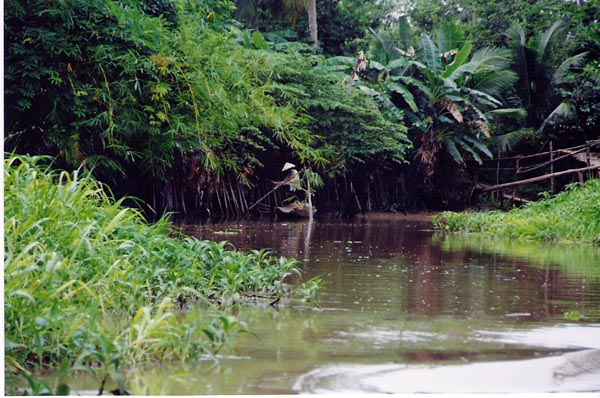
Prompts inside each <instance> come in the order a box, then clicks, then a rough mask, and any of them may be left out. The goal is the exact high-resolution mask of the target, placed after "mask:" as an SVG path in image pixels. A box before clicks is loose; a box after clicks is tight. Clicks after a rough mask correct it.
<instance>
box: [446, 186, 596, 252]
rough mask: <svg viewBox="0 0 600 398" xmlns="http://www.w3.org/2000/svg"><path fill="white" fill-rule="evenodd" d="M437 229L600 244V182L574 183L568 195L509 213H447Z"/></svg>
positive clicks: (490, 235)
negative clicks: (583, 184)
mask: <svg viewBox="0 0 600 398" xmlns="http://www.w3.org/2000/svg"><path fill="white" fill-rule="evenodd" d="M434 224H435V226H436V228H437V229H440V230H444V231H453V232H474V233H481V234H484V235H485V236H488V237H492V238H493V237H503V238H514V239H525V240H542V241H568V242H590V243H596V244H600V180H598V179H592V180H589V181H587V183H586V184H585V186H584V187H581V186H580V185H579V184H572V185H570V186H569V187H568V189H567V190H566V191H565V192H561V193H560V194H558V195H556V196H554V197H550V196H546V197H545V198H544V199H542V200H540V201H538V202H534V203H530V204H528V205H526V206H524V207H523V208H519V209H513V210H511V211H509V212H501V211H493V212H485V213H484V212H482V213H468V212H467V213H452V212H444V213H442V215H441V216H440V217H437V218H435V220H434Z"/></svg>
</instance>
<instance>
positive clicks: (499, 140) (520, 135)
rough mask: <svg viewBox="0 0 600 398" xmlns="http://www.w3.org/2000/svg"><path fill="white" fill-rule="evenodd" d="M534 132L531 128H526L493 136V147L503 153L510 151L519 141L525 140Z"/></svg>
mask: <svg viewBox="0 0 600 398" xmlns="http://www.w3.org/2000/svg"><path fill="white" fill-rule="evenodd" d="M533 133H534V131H533V129H531V128H524V129H519V130H515V131H511V132H508V133H504V134H500V135H496V136H494V137H493V138H492V141H491V143H492V147H493V148H494V149H495V150H496V151H497V152H498V153H501V154H504V153H508V152H510V151H512V149H513V148H514V147H515V145H517V144H518V143H519V142H521V141H523V140H524V139H525V138H527V137H530V136H532V135H533Z"/></svg>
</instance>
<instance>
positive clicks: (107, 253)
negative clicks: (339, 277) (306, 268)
mask: <svg viewBox="0 0 600 398" xmlns="http://www.w3.org/2000/svg"><path fill="white" fill-rule="evenodd" d="M42 162H43V159H40V158H27V157H11V158H10V159H8V160H7V161H6V165H5V174H4V181H5V187H6V196H5V199H6V202H5V203H6V204H5V211H6V214H5V223H4V231H5V242H4V245H5V265H4V313H5V323H4V325H5V328H4V338H5V340H4V341H5V344H6V351H5V360H6V366H7V368H6V370H7V373H6V376H7V377H8V378H9V379H10V378H11V377H23V378H25V379H28V380H29V381H30V383H31V388H34V387H35V386H36V382H35V378H32V377H31V374H30V370H31V368H32V367H33V368H42V367H47V366H48V367H60V368H61V370H62V373H63V377H65V378H66V377H67V376H68V375H69V374H70V373H69V372H70V371H71V370H77V369H79V370H87V371H89V372H91V373H92V374H93V375H95V377H97V378H98V383H99V385H101V383H102V385H103V383H104V382H103V381H106V380H107V379H109V378H110V379H111V380H112V382H115V381H116V382H118V383H119V388H120V389H124V385H125V380H124V379H123V377H124V375H125V370H124V369H126V368H127V367H129V366H131V365H132V364H135V363H138V362H145V361H164V360H182V361H183V360H194V359H199V358H200V357H201V356H202V355H207V354H208V355H210V354H214V353H216V352H217V351H219V350H220V349H221V348H222V347H223V346H224V345H225V344H227V343H228V342H229V341H230V340H231V337H232V336H233V335H235V333H237V332H239V331H241V330H243V328H244V326H243V325H242V324H240V323H239V322H238V321H237V320H236V319H235V318H234V317H232V316H231V315H228V314H227V313H225V312H223V313H222V314H219V311H218V310H216V309H213V310H210V311H209V307H208V305H211V303H214V304H217V303H220V305H221V308H223V306H230V305H232V304H234V303H236V302H240V301H241V300H244V298H245V297H252V298H256V297H263V298H265V299H269V300H270V301H272V300H275V299H277V298H280V297H283V296H289V295H292V294H294V295H299V297H304V298H306V299H314V298H315V294H316V293H317V292H318V290H319V282H318V281H317V280H311V281H308V282H305V283H304V284H302V285H299V286H296V287H294V286H293V285H291V284H290V282H292V279H290V278H293V277H294V276H295V277H296V278H297V277H299V276H300V275H299V270H298V267H297V263H296V262H295V261H294V260H287V259H285V258H277V257H274V256H273V255H271V254H270V253H269V252H268V251H266V250H261V251H253V252H250V253H242V252H239V251H236V250H234V249H233V248H232V247H230V246H229V245H228V244H227V243H225V242H222V243H215V242H207V241H199V240H196V239H193V238H189V237H188V238H184V237H180V236H173V235H177V234H176V233H175V232H174V231H173V230H172V228H171V227H170V224H169V222H168V221H167V220H166V219H165V218H163V219H161V220H160V221H159V222H157V223H154V224H152V225H150V224H148V223H147V222H146V221H145V219H144V218H143V217H142V215H141V214H140V213H139V211H137V210H134V209H131V208H127V207H123V206H122V205H121V202H122V201H116V202H115V201H114V200H113V199H112V198H111V197H110V196H109V195H108V194H107V193H106V190H105V188H104V187H103V186H101V185H100V184H99V183H98V182H96V181H94V180H93V179H91V178H90V177H89V176H86V175H82V173H81V172H80V171H76V172H73V173H67V172H54V171H50V170H49V169H48V168H47V167H44V166H42ZM194 302H199V303H200V304H203V305H201V306H200V307H198V308H199V309H200V311H201V313H198V311H197V310H195V311H190V309H191V308H194V304H193V303H194ZM176 305H180V306H182V308H185V310H184V311H183V312H181V311H179V310H178V309H177V308H176V307H175V306H176ZM184 306H185V307H184ZM202 312H204V313H205V314H204V315H202ZM209 313H213V314H216V315H211V316H209V315H208V314H209ZM39 387H40V386H37V387H36V388H39ZM100 388H102V387H100ZM33 392H34V393H35V392H36V391H35V390H34V391H33ZM37 392H38V393H41V392H43V391H41V390H39V391H37ZM36 395H37V394H36Z"/></svg>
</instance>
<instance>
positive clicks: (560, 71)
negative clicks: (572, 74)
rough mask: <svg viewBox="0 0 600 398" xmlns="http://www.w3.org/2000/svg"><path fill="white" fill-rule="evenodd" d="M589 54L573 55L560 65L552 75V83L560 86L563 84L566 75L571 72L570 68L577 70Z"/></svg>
mask: <svg viewBox="0 0 600 398" xmlns="http://www.w3.org/2000/svg"><path fill="white" fill-rule="evenodd" d="M588 54H589V53H588V52H587V51H586V52H584V53H581V54H577V55H573V56H572V57H569V58H567V59H566V60H564V61H563V63H561V64H560V66H559V67H558V68H557V69H556V71H554V73H553V74H552V83H554V84H560V83H562V79H563V77H564V76H565V74H566V73H567V72H568V71H569V69H570V68H576V67H579V66H581V64H583V62H584V61H585V59H586V58H587V56H588Z"/></svg>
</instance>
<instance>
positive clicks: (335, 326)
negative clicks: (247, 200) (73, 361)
mask: <svg viewBox="0 0 600 398" xmlns="http://www.w3.org/2000/svg"><path fill="white" fill-rule="evenodd" d="M428 219H429V217H428V216H425V217H423V216H418V217H415V216H412V217H404V216H396V215H377V214H372V215H368V216H363V217H357V218H356V219H355V220H354V221H353V222H341V221H339V220H327V219H316V220H315V221H313V222H309V221H300V222H298V221H285V220H276V221H252V222H230V223H220V224H212V225H210V224H207V225H200V224H189V223H183V224H181V228H182V229H183V230H184V231H185V232H186V233H188V234H190V235H193V236H196V237H198V238H201V239H211V240H216V241H221V240H228V241H230V242H231V243H232V244H233V245H235V246H236V247H237V248H239V249H242V250H249V249H260V248H271V249H272V250H273V251H274V252H275V253H277V254H279V255H282V256H286V257H293V258H297V259H299V260H300V261H301V263H302V264H301V268H302V272H303V277H304V278H311V277H313V276H317V275H318V276H321V278H322V279H323V280H324V281H325V282H326V286H325V291H324V292H323V294H322V297H321V301H320V306H319V307H318V308H316V307H311V306H307V305H305V304H303V303H300V302H284V303H282V304H281V305H280V306H279V308H278V309H277V310H276V309H274V308H272V307H269V306H268V305H249V306H244V307H243V308H242V309H241V310H240V313H239V314H238V316H239V318H240V319H242V320H244V321H245V322H247V324H248V327H249V329H250V330H252V331H253V332H254V333H255V335H249V334H243V335H240V336H239V337H238V338H236V342H235V348H234V349H233V350H227V351H223V352H221V353H220V355H219V357H218V358H216V359H215V358H212V359H211V358H207V359H206V360H205V361H202V362H200V363H198V364H193V365H184V366H182V365H180V364H176V365H168V364H165V365H160V366H148V367H143V368H140V369H136V370H134V371H132V372H131V374H130V375H129V389H130V392H132V393H133V394H151V395H189V394H192V395H201V394H298V393H334V392H335V393H339V392H345V393H348V392H352V393H362V392H369V393H419V392H432V393H454V392H484V393H504V392H523V393H525V392H564V391H569V392H590V391H591V392H595V391H600V355H599V354H598V353H599V352H600V351H599V350H600V250H599V249H598V247H593V246H587V245H586V246H580V245H541V244H536V243H517V242H509V241H501V240H496V241H490V240H485V239H479V238H476V237H473V236H462V235H446V236H445V235H439V234H436V233H435V232H434V231H433V230H432V227H431V223H430V222H429V220H428ZM565 314H567V315H565ZM577 318H579V320H576V319H577ZM72 387H73V388H74V389H77V388H78V387H79V388H80V389H81V390H88V389H93V388H94V387H93V386H91V385H90V384H89V382H88V381H86V380H85V379H81V380H75V381H74V382H73V385H72Z"/></svg>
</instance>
